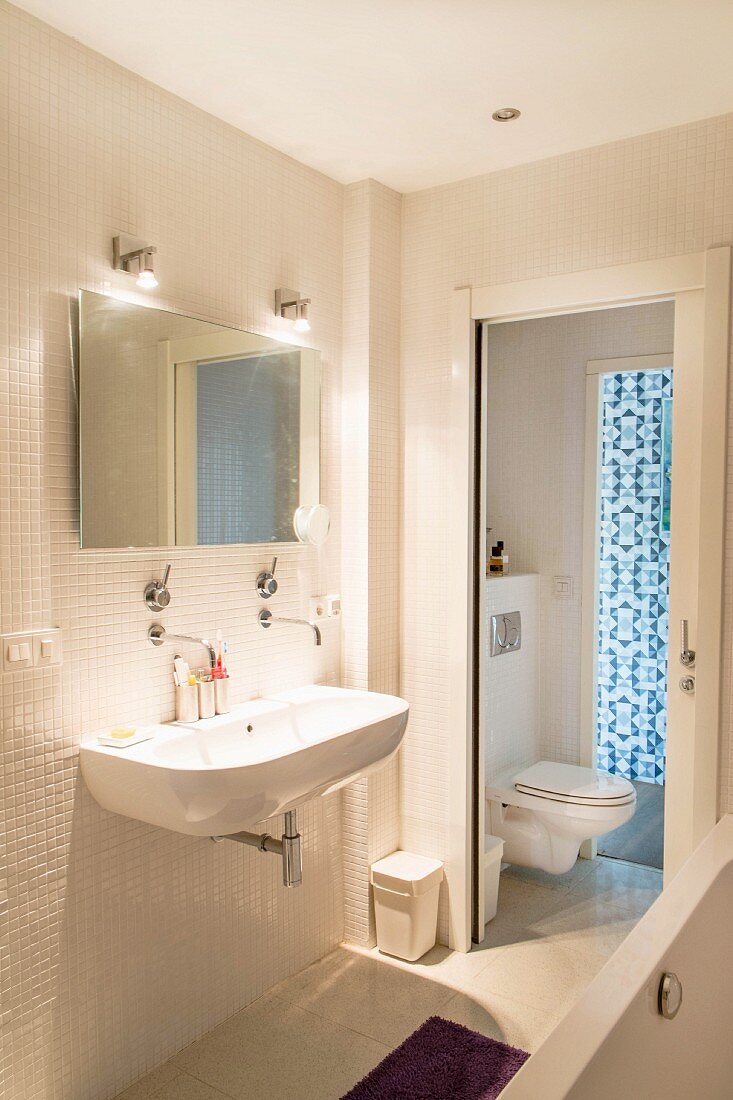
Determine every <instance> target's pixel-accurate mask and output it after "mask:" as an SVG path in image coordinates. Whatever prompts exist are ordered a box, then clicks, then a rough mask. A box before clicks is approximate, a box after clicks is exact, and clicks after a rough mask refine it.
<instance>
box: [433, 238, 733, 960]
mask: <svg viewBox="0 0 733 1100" xmlns="http://www.w3.org/2000/svg"><path fill="white" fill-rule="evenodd" d="M729 292H730V250H729V249H727V248H715V249H711V250H709V251H708V252H701V253H694V254H689V255H685V256H677V257H671V258H668V259H664V260H658V261H648V262H647V261H645V262H641V263H631V264H627V265H622V266H618V267H611V268H599V269H595V270H592V271H583V272H577V273H573V274H569V275H557V276H548V277H543V278H537V279H531V280H528V281H525V282H521V283H512V284H503V285H497V286H488V287H482V288H477V289H462V290H457V291H455V292H454V296H453V344H452V349H453V350H452V364H453V365H452V376H451V377H452V386H451V395H452V400H451V406H450V410H449V411H450V431H451V438H452V439H453V440H454V441H455V445H454V447H453V448H452V450H451V456H450V476H451V483H452V486H453V496H452V499H451V516H450V519H451V534H450V545H449V548H448V549H449V553H450V555H451V560H452V561H453V562H454V563H455V570H454V581H455V584H454V586H453V590H454V592H455V594H456V598H455V600H454V601H453V602H452V604H451V607H450V612H449V620H448V624H447V630H448V635H449V638H450V641H451V668H452V672H453V675H452V677H451V691H450V698H449V713H450V719H451V730H452V732H451V747H452V763H451V775H450V785H451V819H452V830H451V836H452V841H451V851H450V856H449V861H448V867H447V873H448V880H449V883H450V886H451V890H450V895H451V896H450V903H449V928H450V939H451V943H452V945H454V946H456V947H459V948H461V949H463V950H466V949H467V948H468V946H469V941H470V935H471V933H473V936H474V938H476V937H478V938H480V937H481V936H482V935H483V924H482V919H481V918H482V913H481V897H482V889H481V887H482V885H483V882H482V866H481V865H482V860H481V853H482V847H483V838H484V834H485V832H486V824H487V822H486V814H487V807H486V797H485V796H486V786H485V775H486V772H485V753H486V741H485V738H484V736H483V735H484V729H483V717H482V714H481V690H482V689H481V684H480V679H479V675H478V673H479V669H480V661H479V656H480V654H481V652H482V651H485V648H484V647H485V646H486V641H487V631H488V620H487V616H486V614H485V612H486V607H485V605H484V604H483V602H482V601H483V600H484V599H485V598H486V587H487V586H486V584H485V581H484V576H485V567H486V560H487V546H486V542H485V539H486V527H487V526H489V527H492V528H494V527H495V526H498V525H495V524H494V523H493V522H489V521H487V519H486V515H485V512H484V508H485V506H484V504H483V489H482V487H483V486H484V485H485V484H486V469H487V460H488V456H487V451H488V447H489V446H490V441H487V434H486V406H485V405H484V406H483V407H482V404H481V400H479V395H483V393H484V390H483V382H482V373H483V371H484V370H485V367H486V362H485V356H486V348H487V345H488V343H489V339H488V336H489V335H490V333H491V330H492V329H493V327H494V326H503V327H505V328H506V329H507V330H509V329H514V330H515V331H516V330H517V329H518V326H517V324H516V322H525V321H530V320H535V319H546V320H554V321H557V322H559V323H562V322H563V320H564V319H567V318H568V317H570V315H573V314H580V315H582V316H587V315H588V314H589V313H591V312H594V311H601V312H607V311H612V310H616V311H618V312H620V313H626V312H628V311H629V310H632V309H635V308H639V307H642V308H643V307H646V306H649V305H652V304H655V305H660V306H661V305H664V304H666V305H667V306H668V307H669V308H670V309H671V310H672V311H673V315H674V340H673V347H674V356H675V360H674V432H673V449H674V455H675V456H676V457H677V458H678V459H680V461H677V462H676V463H675V462H673V467H674V471H675V477H674V479H673V486H674V487H673V490H672V498H673V499H672V501H671V512H672V515H673V516H675V518H676V521H677V522H676V523H674V525H673V527H672V533H671V544H670V563H669V619H670V621H671V622H672V623H676V624H679V622H680V620H682V619H687V620H688V623H689V636H690V646H691V648H693V649H694V648H697V650H698V653H697V660H696V666H695V669H694V671H693V673H692V678H693V680H694V682H695V684H694V686H695V690H694V692H691V693H687V692H685V690H684V689H683V688H682V687H679V690H678V686H679V681H680V679H682V676H681V674H680V672H683V673H685V674H686V673H687V672H688V670H687V669H686V668H684V669H682V670H680V669H679V667H678V665H679V656H680V655H679V653H678V647H677V645H676V642H674V639H672V642H673V643H674V644H670V645H669V646H668V662H669V668H670V692H669V698H668V710H667V727H666V758H665V771H666V774H665V779H666V784H665V786H666V791H667V794H668V799H667V813H666V821H665V840H664V855H665V880H667V878H668V877H671V876H672V875H673V874H675V873H676V871H677V869H678V868H679V866H680V865H681V863H682V862H683V861H684V860H685V859H686V858H687V856H688V855H689V854H690V853H691V851H692V850H693V849H694V847H695V846H696V845H697V843H698V842H699V840H700V839H702V837H703V836H704V835H705V834H706V833H707V831H708V830H709V828H710V827H712V825H713V824H714V822H715V820H716V816H717V778H718V777H717V767H718V740H719V738H718V727H719V707H720V631H721V596H722V545H723V537H722V536H723V528H724V514H725V511H724V500H725V440H726V422H725V421H726V418H725V410H726V388H727V363H728V340H729V335H728V318H729ZM670 350H671V349H670V347H669V345H667V346H666V348H664V349H662V348H657V349H652V350H650V349H648V348H643V347H642V348H641V349H640V350H637V349H632V350H631V351H627V352H626V354H627V355H634V354H645V353H648V354H660V353H662V352H663V351H664V352H666V353H667V354H668V353H669V351H670ZM604 355H605V356H606V357H607V358H608V357H615V358H620V357H623V356H621V355H619V354H618V353H617V352H616V351H613V352H612V353H611V354H610V355H609V354H608V353H605V352H604V351H601V352H600V354H599V353H597V352H596V353H595V355H590V356H589V357H588V358H601V357H603V356H604ZM558 389H559V392H560V394H561V396H562V395H563V392H564V391H563V384H562V380H560V382H559V383H558ZM584 435H587V433H575V434H574V435H573V433H561V434H560V435H558V437H557V447H558V452H557V453H558V454H564V451H565V450H567V449H568V448H569V449H570V451H571V452H574V454H575V458H576V466H577V469H578V471H579V472H580V477H581V480H583V476H584V468H585V463H584V447H585V441H584ZM520 454H521V446H520V441H519V440H518V439H515V440H514V448H513V450H511V449H510V458H514V457H516V456H517V455H520ZM553 461H554V457H553ZM675 501H680V506H679V507H677V508H675ZM474 505H478V506H477V507H474ZM547 514H548V509H547V507H546V504H545V502H544V501H543V506H542V509H541V510H540V511H539V512H538V517H539V518H538V523H539V524H540V526H541V524H542V521H543V520H544V518H545V517H546V516H547ZM703 532H704V537H703V534H702V533H703ZM504 535H505V532H504V531H502V532H499V531H498V530H492V532H491V533H490V538H491V539H492V543H490V544H489V546H488V550H489V551H491V546H492V545H496V542H493V540H501V541H503V542H504V544H505V551H507V552H508V555H509V558H510V562H511V564H512V565H513V566H515V567H517V571H518V572H522V571H523V570H522V568H521V560H519V559H520V558H521V553H522V551H521V548H520V550H519V551H518V550H517V545H516V544H514V545H512V544H511V542H510V539H509V538H507V537H504ZM464 578H465V589H464V587H463V584H464ZM569 578H570V583H569ZM539 583H540V584H541V585H544V586H545V587H546V586H547V585H548V584H550V585H552V586H553V590H554V591H555V592H556V601H557V602H556V603H555V604H554V605H551V606H553V607H554V608H556V609H559V608H560V607H561V606H563V605H562V604H561V600H562V599H568V594H569V603H568V604H566V605H564V606H566V607H567V609H568V611H570V606H569V605H572V603H573V600H575V601H576V606H575V609H574V610H575V612H576V615H575V620H574V622H573V616H572V615H568V616H566V618H567V619H568V620H569V622H570V625H571V626H572V631H569V630H567V629H563V630H562V631H559V632H558V635H557V645H558V646H559V647H562V646H565V645H567V644H568V639H569V638H573V637H574V638H575V639H576V641H577V640H578V639H579V638H580V637H581V636H583V637H584V636H585V635H586V627H587V620H588V618H589V617H590V620H591V621H590V626H591V632H590V635H589V636H592V628H593V618H594V617H595V616H596V614H597V609H596V607H595V605H594V604H593V603H592V602H591V604H590V606H589V604H588V601H586V600H585V599H584V598H581V599H580V600H578V593H577V591H574V586H573V582H572V570H567V572H565V571H564V568H563V569H558V570H557V572H555V571H554V570H553V572H552V576H551V577H550V578H549V581H548V580H547V579H545V580H541V581H540V582H539ZM584 583H585V578H583V579H582V580H581V587H582V586H583V585H584ZM555 585H557V588H556V589H555V588H554V586H555ZM464 592H465V596H464V595H463V593H464ZM544 595H545V597H546V595H547V593H545V594H544ZM578 604H579V605H580V607H579V608H578ZM505 610H506V609H505ZM508 610H512V611H513V610H516V609H515V608H514V607H512V608H511V609H508ZM549 617H550V618H551V617H552V616H551V615H550V616H549ZM566 626H567V623H566ZM673 633H674V634H675V635H676V631H674V632H673ZM585 650H587V647H585ZM591 652H592V651H591ZM586 659H588V658H586ZM591 659H595V658H591ZM500 660H501V661H505V662H506V663H507V666H508V664H509V662H510V661H511V660H512V657H511V656H505V657H502V658H500ZM582 681H583V684H584V687H583V699H582V703H581V711H580V714H581V716H582V717H581V718H580V719H579V726H578V728H577V729H576V730H575V731H572V729H571V730H570V731H569V732H570V736H568V737H567V738H566V744H565V746H563V743H562V731H559V737H558V738H557V740H556V742H555V744H556V745H557V746H559V749H560V751H559V752H556V753H553V756H554V759H555V760H556V761H558V762H563V763H568V764H576V765H581V766H586V767H593V766H595V765H596V758H597V752H598V745H597V739H596V733H597V730H596V728H595V726H593V725H591V724H590V723H589V722H588V715H589V714H590V709H589V707H588V705H587V704H588V698H587V696H588V694H589V692H590V694H591V695H592V694H593V692H594V690H596V688H597V684H595V681H594V679H593V678H592V677H588V676H585V675H583V676H582ZM594 685H595V687H594ZM563 688H564V684H563V682H562V677H560V678H559V679H557V681H556V683H555V684H554V690H555V691H556V693H557V695H558V697H559V698H560V699H562V696H563ZM511 697H512V700H513V701H516V700H517V699H518V693H517V692H516V691H514V692H513V694H512V696H511ZM561 709H562V708H560V710H561ZM566 717H567V716H566ZM580 722H582V729H583V731H584V734H583V736H581V732H580ZM553 734H554V735H557V734H558V730H557V729H556V730H555V731H553ZM573 741H574V742H575V745H576V746H577V747H578V755H579V756H580V759H577V757H576V759H573V754H572V752H571V751H570V748H571V747H572V744H573ZM563 748H564V749H565V750H566V751H565V754H563ZM515 764H516V765H517V770H519V764H520V761H518V760H516V761H512V762H511V765H512V767H513V766H514V765H515ZM461 822H463V827H461V825H460V823H461Z"/></svg>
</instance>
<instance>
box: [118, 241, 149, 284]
mask: <svg viewBox="0 0 733 1100" xmlns="http://www.w3.org/2000/svg"><path fill="white" fill-rule="evenodd" d="M112 251H113V260H112V266H113V267H114V269H115V271H126V272H127V274H128V275H134V276H135V280H136V282H137V285H138V286H139V287H141V288H142V289H143V290H154V289H155V287H156V286H157V285H158V280H157V279H156V278H155V259H154V257H155V254H156V252H157V251H158V249H157V248H156V247H155V246H154V245H152V244H146V243H145V241H143V240H140V239H139V238H138V237H129V236H128V235H127V234H126V233H121V234H120V236H119V237H114V238H113V240H112Z"/></svg>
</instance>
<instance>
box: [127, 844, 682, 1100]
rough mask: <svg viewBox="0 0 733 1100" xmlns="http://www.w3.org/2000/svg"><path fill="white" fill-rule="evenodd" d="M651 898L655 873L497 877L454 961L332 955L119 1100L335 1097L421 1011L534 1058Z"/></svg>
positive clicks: (584, 867)
mask: <svg viewBox="0 0 733 1100" xmlns="http://www.w3.org/2000/svg"><path fill="white" fill-rule="evenodd" d="M661 888H662V875H661V872H659V871H657V870H655V869H652V868H648V867H640V866H636V865H634V864H632V863H627V862H624V861H621V860H615V859H605V858H598V859H596V860H593V861H591V860H579V861H578V862H577V863H576V865H575V867H574V868H573V870H572V871H570V872H568V874H566V875H559V876H553V875H547V874H545V873H544V872H542V871H531V870H524V869H521V868H511V867H510V868H507V869H506V870H505V871H504V872H503V873H502V875H501V882H500V892H499V912H498V915H497V916H496V918H495V919H494V920H493V921H491V922H490V923H489V924H488V925H487V927H486V935H485V938H484V941H483V943H481V944H480V945H477V946H476V947H475V948H474V950H473V951H472V952H471V953H470V954H467V955H464V954H459V953H457V952H452V951H449V950H448V949H447V948H445V947H435V948H434V949H433V950H432V951H430V952H429V953H428V954H427V955H425V956H424V957H423V958H422V959H420V960H419V961H418V962H417V963H404V962H400V961H399V960H397V959H388V958H387V957H385V956H383V955H380V954H379V953H378V952H377V951H376V950H362V949H357V948H350V947H340V948H338V949H337V950H336V951H334V952H333V953H332V954H330V955H327V956H326V957H325V958H324V959H321V960H320V961H319V962H316V963H314V964H313V965H312V966H309V967H307V968H306V969H305V970H303V971H301V972H300V973H299V974H296V975H294V976H293V977H292V978H288V979H287V980H286V981H284V982H282V983H281V984H280V985H278V986H276V987H275V988H274V989H272V990H270V992H269V993H266V994H265V996H264V997H261V998H260V999H259V1000H257V1001H255V1002H254V1003H253V1004H251V1005H249V1006H248V1007H247V1008H245V1009H243V1010H242V1011H241V1012H238V1013H237V1014H236V1015H235V1016H232V1017H230V1019H228V1020H226V1021H225V1022H224V1023H222V1024H220V1025H219V1026H218V1027H217V1028H215V1029H214V1030H213V1031H210V1032H209V1033H208V1034H207V1035H204V1036H203V1037H202V1038H201V1039H199V1040H198V1041H197V1042H195V1043H192V1044H191V1046H189V1047H186V1048H185V1049H184V1050H182V1051H180V1053H178V1054H176V1055H175V1056H174V1057H173V1058H171V1059H170V1061H168V1062H166V1063H165V1064H164V1065H163V1066H160V1067H159V1068H158V1069H155V1070H153V1071H152V1072H151V1073H150V1074H148V1076H147V1077H144V1078H143V1079H142V1080H140V1081H138V1082H137V1083H136V1084H134V1085H132V1086H131V1087H130V1088H128V1089H126V1090H125V1092H123V1093H121V1094H120V1096H119V1097H118V1100H216V1098H217V1097H218V1098H221V1097H229V1098H230V1100H245V1098H246V1100H296V1098H298V1100H338V1098H339V1097H341V1096H342V1095H343V1094H344V1093H345V1092H347V1091H348V1090H349V1089H350V1088H351V1087H352V1086H353V1085H354V1084H355V1083H356V1082H357V1081H358V1080H359V1079H360V1078H361V1077H363V1076H364V1074H366V1073H368V1072H369V1070H370V1069H372V1068H373V1066H375V1065H376V1064H377V1063H378V1062H379V1061H380V1060H381V1059H382V1058H384V1056H385V1055H386V1054H387V1053H389V1051H390V1050H392V1049H394V1047H396V1046H398V1045H399V1044H400V1043H401V1042H402V1041H403V1040H404V1039H405V1038H407V1036H408V1035H409V1034H410V1033H411V1032H412V1031H414V1030H415V1028H416V1027H419V1025H420V1024H421V1023H422V1022H423V1021H424V1020H425V1019H426V1018H427V1017H428V1016H432V1015H440V1016H444V1017H446V1018H448V1019H451V1020H456V1021H458V1022H459V1023H462V1024H465V1025H466V1026H468V1027H471V1028H473V1029H474V1030H476V1031H479V1032H481V1033H483V1034H485V1035H489V1036H492V1037H494V1038H497V1039H502V1040H504V1041H506V1042H508V1043H511V1044H513V1045H515V1046H519V1047H522V1048H524V1049H525V1050H529V1051H533V1050H535V1049H536V1048H537V1047H538V1046H539V1044H540V1043H541V1042H542V1041H543V1039H545V1037H546V1036H547V1035H548V1034H549V1032H550V1031H551V1030H552V1028H553V1027H554V1026H555V1024H556V1023H557V1021H558V1020H559V1019H560V1018H561V1016H563V1015H564V1014H565V1013H566V1012H567V1011H568V1009H569V1008H570V1007H571V1005H572V1004H573V1003H574V1001H575V1000H576V999H577V998H578V997H579V996H580V994H581V993H582V992H583V990H584V989H585V988H586V987H587V985H588V984H589V983H590V981H591V980H592V979H593V977H594V976H595V974H596V973H597V972H598V970H599V969H600V968H601V966H603V964H604V962H605V961H606V959H607V958H608V957H609V956H610V955H611V954H612V953H613V951H614V950H615V949H616V947H617V946H618V945H619V944H620V942H621V941H622V940H623V939H624V937H625V936H627V935H628V933H629V932H630V930H631V929H632V928H633V926H634V925H635V924H636V922H637V921H638V920H639V918H640V917H641V916H642V915H643V914H644V913H645V912H646V910H647V909H648V908H649V906H650V905H651V903H652V902H653V901H654V899H655V898H656V897H657V896H658V894H659V893H660V891H661Z"/></svg>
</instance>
